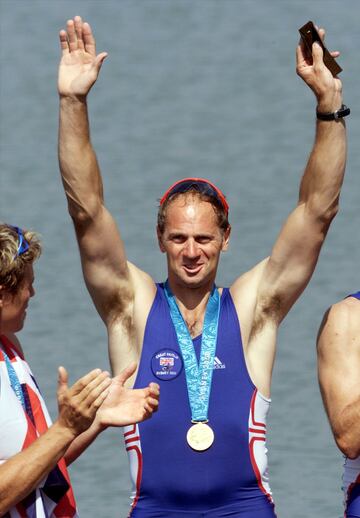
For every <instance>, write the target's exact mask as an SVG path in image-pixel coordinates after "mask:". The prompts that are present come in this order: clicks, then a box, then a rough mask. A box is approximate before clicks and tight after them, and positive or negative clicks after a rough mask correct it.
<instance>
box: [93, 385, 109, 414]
mask: <svg viewBox="0 0 360 518" xmlns="http://www.w3.org/2000/svg"><path fill="white" fill-rule="evenodd" d="M109 392H110V389H109V388H107V389H105V390H103V392H101V393H100V394H99V395H98V397H97V398H96V399H95V400H94V401H93V402H92V404H91V407H92V408H93V409H95V410H98V408H100V407H101V405H102V404H103V402H104V401H105V399H106V398H107V396H108V395H109Z"/></svg>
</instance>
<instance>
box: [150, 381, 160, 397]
mask: <svg viewBox="0 0 360 518" xmlns="http://www.w3.org/2000/svg"><path fill="white" fill-rule="evenodd" d="M149 389H150V394H151V395H152V396H156V397H159V395H160V387H159V385H158V384H157V383H150V384H149Z"/></svg>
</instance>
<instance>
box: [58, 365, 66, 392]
mask: <svg viewBox="0 0 360 518" xmlns="http://www.w3.org/2000/svg"><path fill="white" fill-rule="evenodd" d="M67 384H68V373H67V370H66V369H65V367H63V366H62V365H61V366H60V367H59V368H58V390H57V391H58V394H62V393H63V392H65V390H67V388H68V385H67Z"/></svg>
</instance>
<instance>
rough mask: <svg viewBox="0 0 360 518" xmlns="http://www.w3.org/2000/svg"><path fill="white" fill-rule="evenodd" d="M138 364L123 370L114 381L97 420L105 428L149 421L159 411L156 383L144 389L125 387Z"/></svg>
mask: <svg viewBox="0 0 360 518" xmlns="http://www.w3.org/2000/svg"><path fill="white" fill-rule="evenodd" d="M135 370H136V364H132V365H131V366H129V367H127V368H126V369H125V370H123V371H122V372H121V373H120V374H119V376H116V377H115V378H113V379H112V383H111V386H110V391H109V394H108V395H107V397H106V399H105V401H104V402H103V404H102V405H101V407H100V408H99V410H98V413H97V418H98V420H99V421H100V423H101V424H102V425H103V426H127V425H129V424H133V423H138V422H140V421H144V419H148V418H149V417H150V416H151V415H152V413H153V412H155V411H156V410H157V407H158V404H159V387H158V385H157V384H156V383H150V385H149V386H148V387H146V388H143V389H129V388H126V387H124V383H125V381H126V380H127V379H128V378H129V377H130V376H132V375H133V374H134V372H135Z"/></svg>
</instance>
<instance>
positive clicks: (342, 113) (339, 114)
mask: <svg viewBox="0 0 360 518" xmlns="http://www.w3.org/2000/svg"><path fill="white" fill-rule="evenodd" d="M349 114H350V108H348V107H347V106H345V104H342V105H341V108H339V109H338V110H337V111H336V112H327V113H320V112H318V111H317V110H316V118H317V119H319V120H321V121H337V120H338V119H342V118H343V117H346V116H347V115H349Z"/></svg>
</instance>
